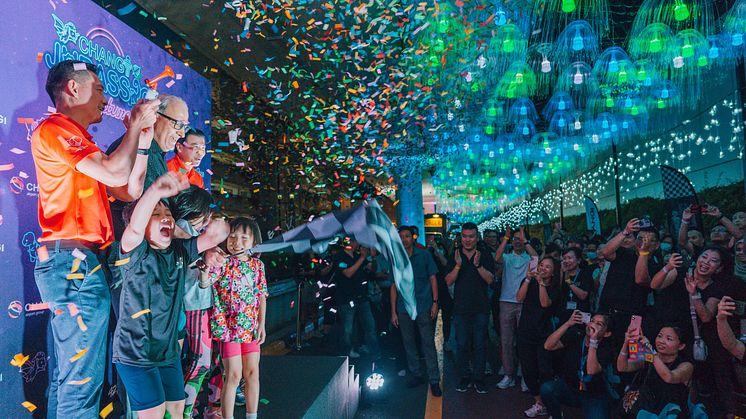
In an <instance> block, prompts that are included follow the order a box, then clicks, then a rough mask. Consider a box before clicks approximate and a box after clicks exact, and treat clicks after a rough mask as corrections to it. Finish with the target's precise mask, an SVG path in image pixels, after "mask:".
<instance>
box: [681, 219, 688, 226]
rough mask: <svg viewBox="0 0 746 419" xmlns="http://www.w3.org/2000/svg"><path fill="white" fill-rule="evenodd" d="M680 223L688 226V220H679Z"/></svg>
mask: <svg viewBox="0 0 746 419" xmlns="http://www.w3.org/2000/svg"><path fill="white" fill-rule="evenodd" d="M681 223H682V224H686V225H689V221H688V220H681Z"/></svg>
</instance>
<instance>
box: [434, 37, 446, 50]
mask: <svg viewBox="0 0 746 419" xmlns="http://www.w3.org/2000/svg"><path fill="white" fill-rule="evenodd" d="M433 49H434V50H435V52H443V50H445V49H446V43H445V42H443V40H442V39H438V40H437V41H435V45H433Z"/></svg>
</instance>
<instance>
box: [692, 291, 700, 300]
mask: <svg viewBox="0 0 746 419" xmlns="http://www.w3.org/2000/svg"><path fill="white" fill-rule="evenodd" d="M689 297H690V298H691V299H692V300H701V299H702V294H700V293H696V294H694V295H690V296H689Z"/></svg>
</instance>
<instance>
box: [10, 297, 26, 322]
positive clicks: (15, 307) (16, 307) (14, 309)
mask: <svg viewBox="0 0 746 419" xmlns="http://www.w3.org/2000/svg"><path fill="white" fill-rule="evenodd" d="M21 313H23V304H21V302H20V301H18V300H15V301H11V302H10V304H8V316H9V317H10V318H11V319H17V318H19V317H20V316H21Z"/></svg>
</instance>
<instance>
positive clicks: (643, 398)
mask: <svg viewBox="0 0 746 419" xmlns="http://www.w3.org/2000/svg"><path fill="white" fill-rule="evenodd" d="M652 368H653V367H652V365H651V366H647V365H646V366H645V368H644V369H642V370H640V371H638V372H637V374H635V377H634V378H633V379H632V383H631V384H630V388H631V390H627V391H626V392H624V395H622V398H621V400H620V403H619V407H618V408H617V409H616V412H615V414H614V415H613V417H614V418H636V417H637V414H638V413H639V412H640V410H643V409H651V408H653V407H654V406H655V396H654V395H653V392H651V391H650V390H649V389H648V390H647V391H640V389H643V388H644V387H645V383H646V382H647V381H648V375H649V374H650V370H651V369H652ZM640 381H642V382H640Z"/></svg>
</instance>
